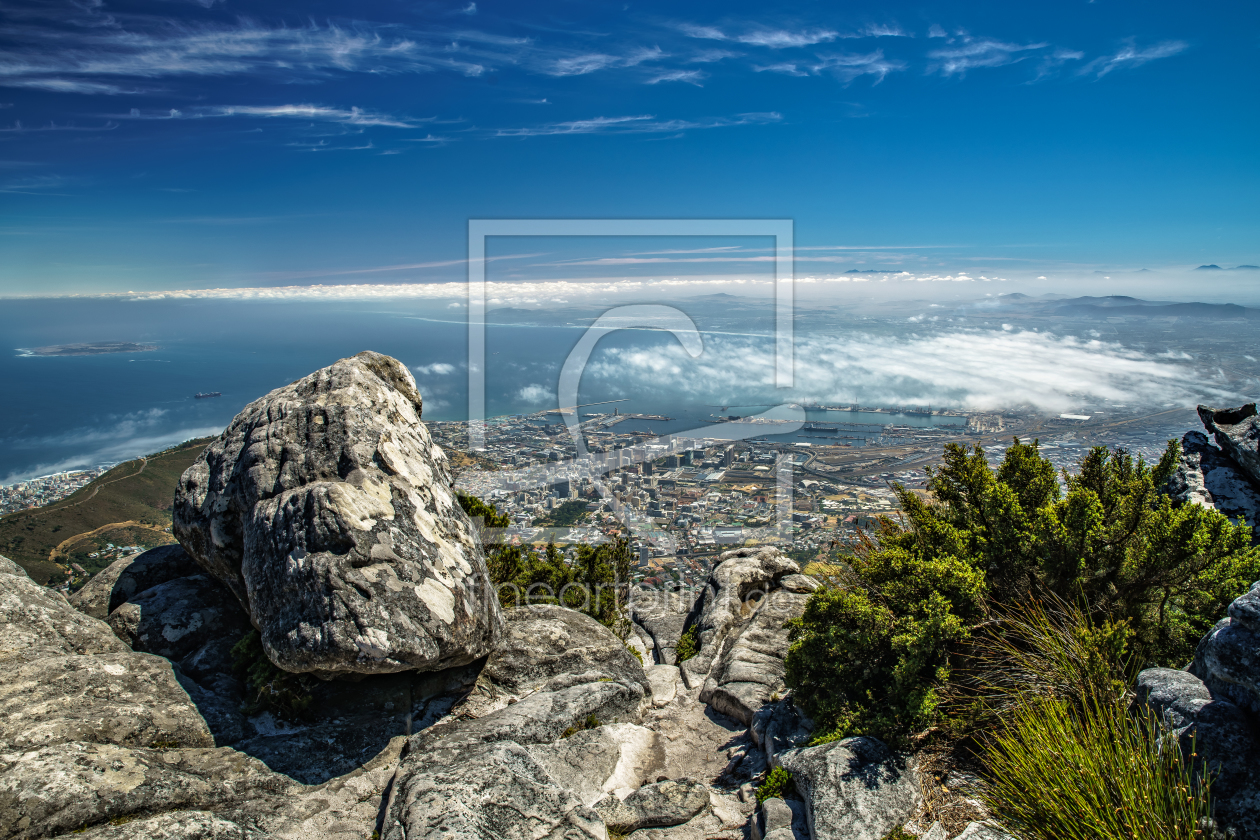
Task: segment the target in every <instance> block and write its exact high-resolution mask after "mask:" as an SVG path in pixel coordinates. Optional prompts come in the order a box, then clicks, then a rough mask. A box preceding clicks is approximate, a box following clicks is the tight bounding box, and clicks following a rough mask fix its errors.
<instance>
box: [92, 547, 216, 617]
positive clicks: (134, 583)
mask: <svg viewBox="0 0 1260 840" xmlns="http://www.w3.org/2000/svg"><path fill="white" fill-rule="evenodd" d="M201 571H202V570H201V567H200V566H198V565H197V562H196V561H195V560H193V559H192V558H191V557H189V556H188V552H186V551H184V549H183V548H182V547H181V546H179V545H163V546H159V547H157V548H151V549H149V550H148V551H146V552H143V553H142V554H136V555H133V556H131V557H123V558H121V559H119V560H115V561H114V562H113V563H110V564H109V566H107V567H106V568H105V569H103V570H101V571H100V572H98V573H97V574H95V575H93V576H92V579H91V580H89V581H88V582H87V583H86V584H85V585H84V587H83V588H82V589H80V590H79V591H78V592H76V593H74V594H73V595H71V596H70V598H69V601H70V603H71V605H72V606H74V608H75V609H77V610H79V611H80V612H83V613H87V614H88V615H90V616H92V618H99V619H106V618H109V614H110V613H112V612H113V611H114V610H116V609H118V608H119V607H120V606H122V605H123V604H125V603H126V602H127V600H128V599H130V598H131V597H132V596H133V595H138V594H140V593H141V592H144V591H145V590H146V589H151V588H153V587H154V586H157V585H158V584H161V583H166V582H167V581H171V580H175V579H176V578H182V577H188V576H189V575H195V574H200V573H201Z"/></svg>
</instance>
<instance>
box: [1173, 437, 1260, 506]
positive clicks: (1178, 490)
mask: <svg viewBox="0 0 1260 840" xmlns="http://www.w3.org/2000/svg"><path fill="white" fill-rule="evenodd" d="M1167 490H1168V493H1169V495H1171V496H1172V498H1173V500H1174V501H1175V502H1177V503H1178V504H1184V503H1190V504H1196V505H1202V506H1204V507H1210V508H1215V509H1216V510H1219V511H1220V512H1221V513H1223V514H1225V515H1226V516H1228V517H1229V518H1230V519H1233V520H1234V521H1242V522H1246V523H1248V524H1253V523H1256V522H1260V487H1258V486H1257V485H1256V484H1255V483H1254V482H1253V481H1252V479H1251V478H1250V477H1248V475H1247V474H1246V473H1245V472H1243V470H1242V469H1240V468H1239V467H1238V465H1237V464H1235V463H1234V461H1233V460H1231V459H1230V457H1229V456H1228V455H1226V454H1225V453H1224V452H1222V451H1221V450H1220V449H1217V448H1216V447H1215V446H1213V445H1212V444H1211V442H1210V441H1209V440H1208V439H1207V435H1205V434H1203V433H1202V432H1186V433H1185V434H1184V435H1182V438H1181V462H1180V463H1179V464H1178V466H1177V471H1176V472H1175V473H1173V475H1172V477H1171V478H1169V480H1168V488H1167Z"/></svg>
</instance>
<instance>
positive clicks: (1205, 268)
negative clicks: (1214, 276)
mask: <svg viewBox="0 0 1260 840" xmlns="http://www.w3.org/2000/svg"><path fill="white" fill-rule="evenodd" d="M1222 270H1223V269H1222V268H1221V267H1220V266H1219V265H1201V266H1199V267H1198V268H1196V269H1195V271H1222Z"/></svg>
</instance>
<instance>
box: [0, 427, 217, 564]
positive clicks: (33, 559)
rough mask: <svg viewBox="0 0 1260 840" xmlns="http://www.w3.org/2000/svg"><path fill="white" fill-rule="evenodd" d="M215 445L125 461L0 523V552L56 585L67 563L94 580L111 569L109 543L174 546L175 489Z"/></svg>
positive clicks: (192, 444) (197, 444)
mask: <svg viewBox="0 0 1260 840" xmlns="http://www.w3.org/2000/svg"><path fill="white" fill-rule="evenodd" d="M211 440H212V438H202V439H200V440H191V441H188V442H187V443H184V444H181V445H179V446H176V447H172V448H171V449H167V450H165V451H163V452H158V453H156V454H154V455H149V456H147V457H145V458H140V459H137V460H135V461H126V462H124V463H122V464H119V465H118V466H116V467H114V468H113V469H112V470H110V471H109V472H107V473H105V474H104V475H102V476H101V477H99V478H97V479H96V480H95V481H93V482H92V483H91V484H88V485H86V486H85V487H83V488H81V489H79V490H77V491H75V492H74V493H73V494H71V495H70V496H67V497H66V498H65V499H62V500H61V501H59V502H56V503H54V504H51V505H47V506H45V507H42V508H35V509H34V510H23V511H17V512H16V513H10V514H7V515H5V516H3V517H0V554H3V555H5V556H7V557H9V558H11V559H12V560H14V561H16V562H17V563H18V564H19V565H21V566H22V568H24V569H26V571H27V573H28V574H29V575H30V576H31V577H32V578H33V579H35V580H36V581H38V582H40V583H43V584H49V583H52V584H59V583H62V582H63V581H65V580H66V577H67V568H68V564H70V563H77V564H79V565H80V566H82V567H83V568H85V569H86V570H87V571H88V572H89V573H93V574H94V573H95V572H97V571H99V570H100V569H103V568H104V567H105V566H107V565H109V563H110V562H111V561H113V560H114V559H115V556H116V555H115V553H114V552H113V550H111V549H109V548H108V547H107V546H108V545H109V544H110V543H112V544H114V545H115V546H132V545H138V546H142V547H144V548H152V547H153V546H157V545H164V544H166V543H169V542H173V541H174V540H173V538H172V537H171V535H170V530H169V529H170V525H171V501H172V499H173V498H174V496H175V484H176V482H178V481H179V477H180V475H181V474H183V472H184V470H186V469H188V467H189V466H191V465H192V463H193V461H195V460H196V459H197V456H198V455H200V454H201V450H203V449H204V448H205V447H206V444H208V443H209V442H210V441H211ZM92 554H96V555H97V556H96V557H92V556H91V555H92Z"/></svg>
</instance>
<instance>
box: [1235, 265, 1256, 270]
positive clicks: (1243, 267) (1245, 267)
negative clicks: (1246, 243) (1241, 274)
mask: <svg viewBox="0 0 1260 840" xmlns="http://www.w3.org/2000/svg"><path fill="white" fill-rule="evenodd" d="M1233 270H1234V271H1260V265H1236V266H1234V268H1233Z"/></svg>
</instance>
